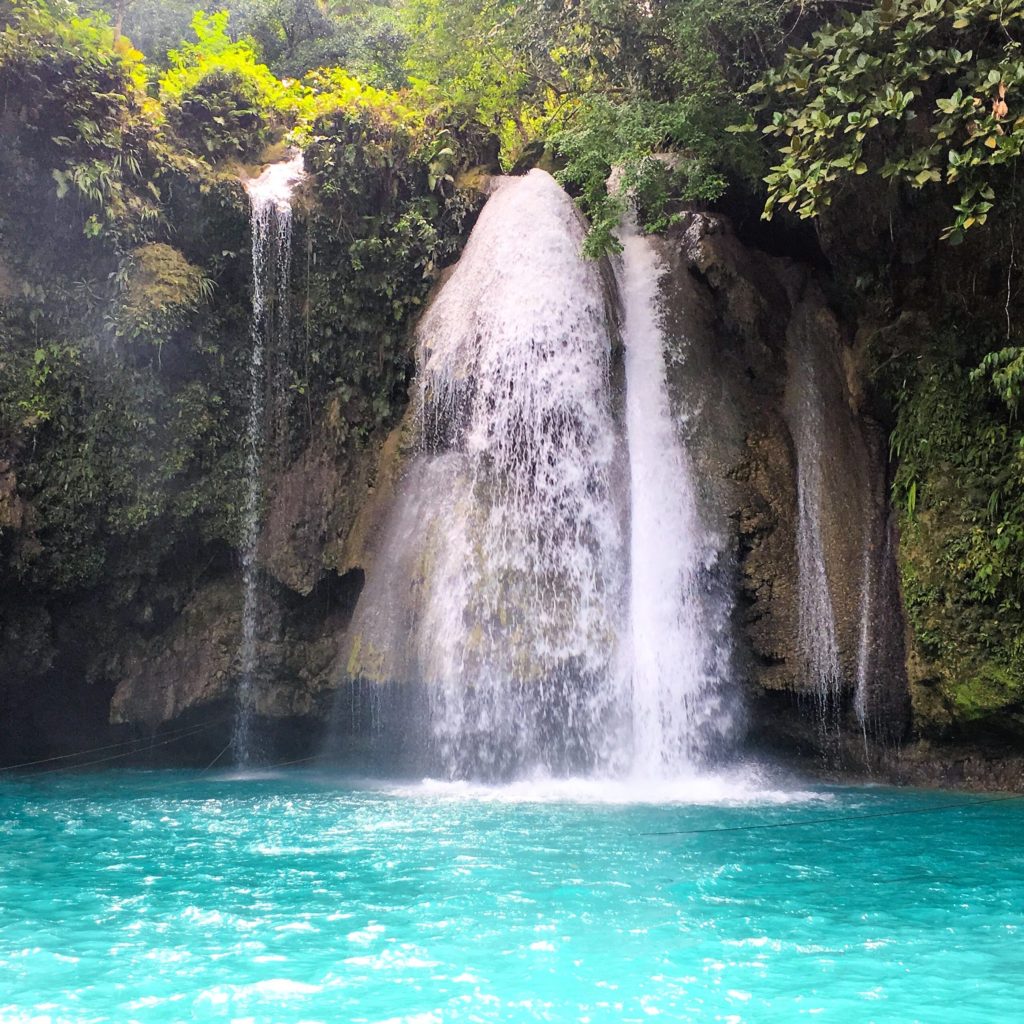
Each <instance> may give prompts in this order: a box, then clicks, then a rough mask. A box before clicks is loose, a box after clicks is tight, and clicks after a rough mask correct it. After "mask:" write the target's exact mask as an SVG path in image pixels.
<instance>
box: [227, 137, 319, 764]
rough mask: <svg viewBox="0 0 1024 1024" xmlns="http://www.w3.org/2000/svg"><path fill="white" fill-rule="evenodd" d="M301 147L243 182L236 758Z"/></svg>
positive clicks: (246, 712)
mask: <svg viewBox="0 0 1024 1024" xmlns="http://www.w3.org/2000/svg"><path fill="white" fill-rule="evenodd" d="M302 176H303V160H302V154H301V153H296V154H295V155H294V156H293V157H292V158H291V159H290V160H287V161H284V162H282V163H276V164H271V165H270V166H269V167H267V168H266V169H265V170H264V171H263V173H262V174H260V175H259V177H257V178H253V179H251V180H249V181H247V182H246V183H245V189H246V192H247V193H248V195H249V204H250V225H251V234H252V316H251V319H250V328H249V330H250V339H251V342H252V349H251V354H250V361H249V415H248V418H247V421H246V434H245V479H246V490H245V504H244V508H243V520H242V521H243V536H242V545H241V556H242V593H243V607H242V642H241V648H240V661H241V672H240V678H239V683H238V690H237V696H236V714H235V725H234V732H233V734H232V737H231V747H232V753H233V754H234V757H235V760H236V761H238V762H240V763H241V764H248V763H251V762H252V761H253V760H255V759H257V758H258V756H259V745H258V743H257V740H256V737H255V736H254V735H253V717H254V713H255V693H254V674H255V671H256V667H257V666H256V636H257V629H258V627H259V622H260V591H259V576H258V570H257V566H256V550H257V545H258V543H259V536H260V497H261V494H262V477H263V461H264V450H265V447H266V412H267V402H266V389H267V385H268V379H267V367H266V363H267V356H268V352H269V351H270V350H271V348H272V346H274V345H275V344H284V342H285V339H286V335H287V331H288V315H289V314H288V291H289V282H290V277H291V239H292V194H293V192H294V190H295V188H296V186H297V185H298V183H299V182H300V181H301V180H302Z"/></svg>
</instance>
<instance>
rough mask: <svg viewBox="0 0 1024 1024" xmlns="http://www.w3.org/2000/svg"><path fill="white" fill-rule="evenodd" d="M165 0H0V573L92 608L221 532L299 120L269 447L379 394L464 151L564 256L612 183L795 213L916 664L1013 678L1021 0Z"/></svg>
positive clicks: (943, 673)
mask: <svg viewBox="0 0 1024 1024" xmlns="http://www.w3.org/2000/svg"><path fill="white" fill-rule="evenodd" d="M196 6H197V4H196V2H195V0H82V2H80V3H77V4H76V3H72V2H70V0H18V2H11V0H0V27H2V32H0V124H2V125H3V126H4V129H5V147H4V149H3V151H2V152H0V558H2V559H3V561H4V563H5V564H6V566H7V567H8V568H9V570H10V573H11V577H12V578H13V579H14V580H15V581H16V584H17V586H18V587H22V588H25V589H26V591H28V590H31V591H32V592H33V593H44V594H67V593H86V592H89V589H90V588H95V587H96V586H98V585H99V584H100V583H101V582H103V581H106V582H107V583H109V581H110V580H111V579H116V581H117V584H116V588H114V589H116V590H117V591H118V593H119V594H120V595H121V596H120V597H116V598H115V597H114V596H112V594H113V590H111V592H110V595H108V596H109V599H110V601H111V602H113V603H115V604H116V603H117V601H120V600H122V599H123V600H124V601H128V600H130V599H132V596H131V595H134V594H135V593H136V592H137V591H138V589H139V578H140V577H141V576H142V575H145V574H147V573H148V574H152V575H156V573H157V567H158V566H159V565H160V564H161V560H163V564H164V565H165V566H166V564H167V562H168V560H169V559H172V558H173V549H174V547H175V546H176V545H181V544H185V545H186V546H194V547H195V549H196V550H197V551H200V552H202V559H208V558H210V557H214V555H213V554H211V552H216V551H221V552H222V553H223V551H229V550H230V548H231V545H232V544H233V543H234V541H235V540H236V539H237V536H238V530H239V510H240V507H241V495H242V490H241V487H242V482H241V473H242V457H241V453H240V451H239V446H238V443H237V437H238V433H239V425H240V424H241V423H243V422H244V416H245V409H244V396H245V394H246V374H247V362H246V361H247V354H248V340H247V337H246V321H247V316H248V306H247V299H246V295H247V287H248V277H247V275H248V262H247V255H248V244H249V243H248V236H247V204H246V200H245V196H244V193H243V191H242V188H241V185H240V177H242V176H244V174H245V173H246V172H247V171H252V170H253V169H254V168H255V167H257V166H258V165H260V164H261V163H262V162H265V161H266V160H268V159H272V158H275V157H277V156H280V155H281V154H282V153H283V152H284V151H285V149H286V148H287V147H288V146H289V145H293V144H300V145H302V147H303V148H304V150H305V153H306V162H307V168H308V170H309V173H310V180H311V186H312V187H310V188H309V189H308V190H306V193H305V195H304V196H303V197H302V198H301V200H300V204H299V209H298V211H297V225H296V235H295V253H296V259H295V262H294V266H295V270H296V272H295V275H294V278H295V294H294V295H293V296H292V297H291V304H292V308H293V310H294V311H295V321H296V323H295V325H294V326H295V329H294V331H293V334H294V338H293V342H294V343H293V344H292V346H291V348H289V350H288V351H287V352H286V353H284V355H283V356H282V357H281V360H280V365H279V366H278V367H277V369H278V370H279V371H280V380H281V383H282V387H283V390H284V393H285V395H286V396H287V400H286V402H285V407H284V409H283V410H281V416H282V423H283V426H282V428H281V445H282V450H281V453H280V457H281V458H282V459H287V458H289V457H291V456H292V455H294V454H295V453H296V452H298V451H299V449H300V448H301V447H302V445H303V444H305V443H306V442H307V441H308V438H309V436H310V434H311V432H312V431H313V429H314V427H315V424H316V421H317V417H318V416H320V415H322V413H323V410H324V409H325V408H326V407H327V406H329V405H331V406H332V407H333V408H335V409H343V410H344V414H343V415H342V416H341V417H340V420H339V425H338V434H339V438H340V441H339V443H341V444H344V445H349V446H351V447H353V448H358V447H359V446H361V445H366V444H367V442H368V440H369V439H371V438H378V437H379V436H380V435H381V433H382V432H383V430H385V429H386V428H387V427H388V426H389V425H390V424H392V423H393V422H394V420H395V418H396V416H397V414H398V412H399V411H400V409H401V407H402V404H403V402H404V395H405V390H406V386H407V383H408V379H409V374H410V372H411V366H410V357H409V351H408V344H407V336H408V328H409V324H410V322H411V319H412V317H413V316H414V315H415V313H416V311H417V309H418V308H419V307H420V305H421V304H422V302H423V301H424V300H425V297H426V295H427V292H428V290H429V288H430V286H431V283H432V282H433V280H434V279H435V278H436V275H437V273H438V272H439V270H440V269H441V268H442V267H443V266H444V265H445V264H447V263H448V262H450V261H451V260H452V259H453V258H454V256H455V255H456V254H457V252H458V249H459V246H460V244H461V241H462V239H463V238H464V235H465V230H466V228H467V227H468V225H469V223H470V221H471V218H472V215H473V213H474V211H475V209H476V207H477V205H478V202H479V197H478V196H477V195H476V194H475V193H474V192H473V190H472V189H471V188H464V187H460V186H461V185H462V184H463V177H462V176H463V172H465V171H466V170H467V169H469V168H471V167H473V166H474V165H482V166H483V167H484V168H485V169H494V167H495V164H496V163H497V162H500V163H501V164H503V165H504V166H505V167H506V168H510V167H512V166H513V165H515V164H516V163H517V162H521V163H522V166H529V165H530V164H531V163H537V162H540V163H541V164H542V165H543V166H545V167H547V168H549V169H551V170H552V171H553V172H554V173H555V174H556V175H557V176H558V177H559V179H560V180H561V181H562V182H563V183H564V184H565V185H566V187H567V188H568V189H569V190H570V191H572V192H573V194H574V195H576V196H577V198H578V199H579V202H580V204H581V206H582V207H583V209H584V210H585V212H586V213H587V214H588V215H589V217H590V219H591V226H592V231H591V236H590V239H589V243H588V244H589V248H590V251H591V253H592V254H593V255H598V254H601V253H604V252H607V251H609V250H613V249H614V248H615V247H616V241H615V229H616V226H617V225H618V223H619V222H620V219H621V217H622V215H623V212H624V211H625V209H626V207H627V205H628V204H632V205H633V207H634V208H635V209H636V211H637V212H638V214H639V217H640V220H641V222H642V223H643V224H644V225H645V226H646V228H647V229H649V230H665V229H667V228H669V227H670V226H671V225H672V224H673V223H674V222H675V221H677V220H678V219H679V217H680V216H681V214H682V212H683V211H684V209H686V208H687V207H688V206H689V205H691V204H698V205H702V206H709V205H716V204H717V205H720V206H723V207H725V208H726V209H730V208H732V209H739V208H742V209H744V210H750V209H752V208H755V207H756V208H758V209H760V208H761V207H762V206H763V208H764V211H765V215H766V216H767V217H775V218H776V219H786V220H788V221H789V222H790V223H791V224H792V223H795V222H796V219H797V218H803V219H805V220H809V221H811V222H813V223H814V224H815V225H816V226H817V228H818V232H817V237H818V241H819V243H820V246H821V250H822V255H823V257H824V259H826V260H827V261H828V262H829V263H830V264H831V267H832V269H833V271H834V278H835V281H836V285H837V287H836V293H835V297H836V300H837V302H838V303H839V304H840V305H842V306H843V308H844V309H845V311H846V312H847V313H848V314H849V315H850V317H851V318H853V319H856V320H857V321H858V322H859V324H860V326H861V327H862V328H863V330H864V331H865V332H866V333H868V334H872V333H873V336H874V340H873V342H872V344H871V345H870V346H868V353H869V355H868V359H867V363H868V365H866V366H865V367H864V369H865V372H866V373H867V374H869V375H870V376H871V377H872V379H873V384H874V392H875V394H874V396H873V397H874V399H875V407H876V411H878V415H879V416H880V417H882V418H883V419H884V420H885V421H886V426H887V427H888V428H889V429H891V430H892V437H893V456H894V466H895V481H894V488H895V490H894V495H895V498H896V500H897V502H898V505H899V508H900V510H901V517H902V530H903V556H902V557H903V569H904V586H905V596H906V599H907V604H908V608H909V610H910V615H911V619H912V625H913V627H914V632H915V636H916V638H917V641H918V648H919V653H920V654H921V656H922V659H923V660H924V661H925V662H927V664H928V667H927V670H926V674H928V673H930V677H931V678H932V680H933V681H937V684H938V688H939V690H941V692H942V693H943V694H944V697H943V700H944V705H943V706H944V707H945V708H946V709H947V713H948V715H952V718H953V719H954V720H956V719H957V716H960V717H961V718H963V717H966V718H970V717H972V716H974V717H983V716H984V715H992V714H996V713H998V712H999V711H1000V709H1003V708H1005V707H1008V706H1011V705H1013V704H1014V703H1017V704H1019V703H1020V702H1021V697H1020V694H1021V690H1022V687H1024V673H1022V669H1021V664H1022V662H1021V658H1022V655H1024V651H1022V650H1021V647H1020V639H1019V638H1020V636H1022V635H1024V607H1022V600H1024V594H1022V582H1021V580H1022V575H1021V572H1020V569H1019V567H1020V565H1021V564H1022V560H1024V463H1022V455H1021V453H1022V451H1024V436H1022V431H1021V426H1020V423H1019V420H1018V416H1019V413H1020V397H1021V387H1022V385H1024V343H1022V339H1021V337H1020V335H1019V331H1018V329H1017V326H1016V325H1017V324H1018V323H1019V321H1020V314H1021V312H1024V311H1022V309H1021V303H1020V300H1019V299H1020V296H1019V293H1020V269H1021V259H1020V256H1019V255H1018V251H1019V249H1020V247H1021V241H1022V240H1024V222H1022V220H1021V211H1022V208H1024V207H1022V203H1021V188H1022V187H1024V182H1021V183H1018V181H1017V170H1016V168H1017V164H1018V161H1019V159H1020V157H1021V154H1022V146H1024V108H1021V107H1020V103H1021V96H1022V95H1024V92H1022V90H1024V54H1022V53H1021V45H1022V44H1024V0H869V2H831V0H649V2H642V3H641V2H639V0H477V2H469V0H377V2H373V0H345V2H335V0H226V2H224V3H222V4H216V5H212V6H207V7H205V8H203V9H200V10H196ZM613 169H614V170H615V174H614V175H613V173H612V172H613ZM610 181H611V182H613V183H612V184H609V182H610ZM906 324H912V325H914V326H913V329H912V330H910V329H908V328H906ZM894 325H895V326H894ZM899 325H903V326H902V327H901V326H899ZM332 403H333V404H332ZM12 467H13V468H12ZM11 473H14V474H15V475H16V477H17V481H16V483H17V486H16V488H15V489H14V490H13V491H12V489H11V485H10V483H9V480H10V478H11V477H10V474H11ZM202 559H200V558H199V556H196V557H195V558H193V560H192V561H193V562H196V563H198V562H199V561H201V560H202ZM108 589H110V588H108ZM15 599H17V598H15ZM950 709H952V710H950ZM936 721H938V720H936Z"/></svg>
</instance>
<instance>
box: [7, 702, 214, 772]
mask: <svg viewBox="0 0 1024 1024" xmlns="http://www.w3.org/2000/svg"><path fill="white" fill-rule="evenodd" d="M227 718H228V716H225V715H222V716H220V717H219V718H215V719H212V720H211V721H209V722H205V723H204V724H203V725H190V726H179V727H178V728H176V729H171V730H169V731H168V732H164V733H159V732H157V733H153V735H152V736H151V737H150V740H151V742H149V743H146V744H145V745H144V746H138V744H139V743H140V742H142V741H141V740H139V739H127V740H120V741H119V742H117V743H108V744H105V745H104V746H101V747H89V748H86V749H85V750H76V751H75V752H74V753H71V754H55V755H53V756H52V757H41V758H39V759H38V760H35V761H21V762H19V763H18V764H7V765H3V766H0V772H13V771H17V770H19V769H22V768H35V767H37V766H38V765H41V764H54V763H56V762H58V761H73V760H75V759H76V758H79V757H87V756H88V755H89V754H99V753H103V752H104V751H107V750H117V749H118V748H119V747H126V746H131V747H132V749H131V750H125V751H122V752H121V753H119V754H111V755H109V756H107V757H100V758H96V759H95V760H93V761H84V762H81V763H77V764H60V765H58V766H57V767H56V768H50V769H48V770H47V771H43V772H37V773H36V774H37V775H49V774H51V773H52V772H60V771H69V770H70V769H72V768H86V767H89V766H90V765H94V764H103V763H105V762H107V761H116V760H119V759H121V758H125V757H133V756H134V755H135V754H140V753H143V752H144V751H147V750H154V749H155V748H157V747H163V746H167V745H168V744H170V743H177V742H178V741H179V740H184V739H188V738H189V737H191V736H196V735H198V734H199V733H202V732H206V731H207V730H208V729H212V728H214V727H215V726H217V725H220V724H222V723H223V722H225V721H226V720H227ZM158 737H159V738H158Z"/></svg>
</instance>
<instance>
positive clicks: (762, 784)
mask: <svg viewBox="0 0 1024 1024" xmlns="http://www.w3.org/2000/svg"><path fill="white" fill-rule="evenodd" d="M776 786H777V784H774V783H773V782H772V780H770V779H769V778H766V777H765V776H763V775H761V774H760V773H758V772H756V771H752V770H750V769H736V770H732V771H721V772H697V773H694V774H692V775H689V776H685V777H679V778H674V779H670V778H660V779H653V778H652V779H649V780H647V781H646V782H644V783H642V784H638V782H637V780H636V779H635V778H615V777H608V778H600V777H594V776H577V777H569V778H561V777H556V776H550V775H536V776H533V777H530V778H521V779H517V780H515V781H513V782H509V783H505V784H501V785H489V784H486V783H480V782H468V781H465V780H456V781H449V780H446V779H429V778H428V779H423V780H422V781H420V782H416V783H410V784H406V785H399V786H385V787H384V792H386V793H388V794H389V795H393V796H397V797H403V798H420V799H423V798H429V799H441V800H452V801H470V802H479V803H496V804H584V805H586V804H607V805H610V806H628V805H632V804H637V805H645V806H655V805H676V806H686V805H693V806H758V805H776V804H778V805H782V804H804V803H830V802H832V800H833V799H834V797H833V796H832V795H831V794H829V793H823V792H819V791H815V790H809V789H799V788H792V789H791V788H776Z"/></svg>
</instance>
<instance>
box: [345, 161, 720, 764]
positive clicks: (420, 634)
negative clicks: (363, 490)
mask: <svg viewBox="0 0 1024 1024" xmlns="http://www.w3.org/2000/svg"><path fill="white" fill-rule="evenodd" d="M584 235H585V225H584V224H583V222H582V220H581V218H580V216H579V214H578V213H577V211H576V209H575V207H574V206H573V204H572V201H571V200H570V199H569V197H568V196H567V195H566V194H565V193H564V192H563V191H562V189H561V188H559V186H558V185H557V184H556V183H555V181H554V179H552V178H551V177H550V175H547V174H546V173H544V172H542V171H539V170H535V171H532V172H530V174H528V175H526V176H525V177H523V178H517V179H508V180H503V181H500V182H498V183H496V190H495V192H494V194H493V196H492V197H491V198H490V199H489V201H488V203H487V204H486V206H485V208H484V210H483V212H482V214H481V216H480V219H479V222H478V223H477V226H476V228H475V229H474V232H473V235H472V237H471V239H470V241H469V243H468V245H467V247H466V250H465V252H464V254H463V256H462V259H461V260H460V262H459V264H458V265H457V267H456V268H455V270H454V271H453V273H452V275H451V277H450V278H449V280H448V281H447V282H446V283H445V285H444V287H443V288H442V290H441V291H440V293H439V294H438V296H437V297H436V299H435V300H434V302H433V304H432V305H431V307H430V308H429V310H428V311H427V313H426V314H425V316H424V317H423V319H422V321H421V323H420V326H419V329H418V333H417V345H418V353H417V355H418V387H417V389H416V401H417V416H418V430H419V435H420V444H419V450H418V452H417V454H416V455H415V456H414V457H413V458H412V460H411V462H410V464H409V465H408V467H407V469H406V472H405V476H404V478H403V480H402V482H401V484H400V485H399V492H398V495H397V498H396V500H395V504H394V507H393V509H392V511H391V514H390V519H389V522H388V524H387V526H386V528H385V533H384V539H383V543H382V544H381V546H380V554H379V557H378V558H377V560H376V561H375V562H374V564H373V565H372V566H371V569H370V572H369V574H368V578H367V583H366V587H365V589H364V592H363V594H362V596H361V598H360V602H359V606H358V607H357V609H356V613H355V617H354V620H353V625H352V629H351V633H350V637H351V640H350V658H349V670H350V673H351V674H353V675H355V676H364V677H371V678H376V679H379V680H409V681H414V682H421V683H423V684H424V685H425V686H426V689H427V692H428V694H429V703H430V717H431V729H432V739H433V746H434V753H435V755H436V758H437V760H438V762H439V764H438V767H440V768H441V770H443V771H444V772H446V773H447V774H449V775H451V776H460V777H462V776H484V777H508V776H510V775H512V774H515V773H521V772H523V771H529V770H542V771H549V772H559V773H564V772H579V771H592V772H598V773H613V774H618V775H626V774H637V775H645V776H648V777H650V776H655V777H659V776H660V777H664V776H666V775H679V774H683V773H685V772H687V771H691V770H692V769H693V768H694V767H695V765H696V764H697V763H698V762H699V761H701V760H702V759H703V758H704V757H706V756H707V755H708V754H709V753H710V752H711V749H712V747H713V738H714V736H716V735H720V734H722V733H724V732H726V731H727V723H726V722H724V721H721V720H719V719H720V718H723V717H725V716H724V712H723V711H722V708H721V704H720V700H719V693H718V691H719V687H720V679H721V675H722V667H723V665H724V658H725V655H724V648H723V647H722V646H721V645H720V644H719V643H718V641H717V639H716V635H715V630H714V628H713V622H714V620H715V617H716V615H718V610H717V609H716V610H711V609H709V608H707V607H706V604H707V595H706V594H705V593H704V590H703V589H702V583H701V580H702V578H703V576H704V574H706V573H707V572H708V570H709V568H710V567H711V566H712V565H713V563H714V561H715V558H716V553H715V549H714V544H713V541H712V538H711V537H710V535H708V534H707V533H706V532H705V531H704V530H703V529H702V528H701V527H700V525H699V522H698V517H697V515H696V508H695V500H694V490H695V489H694V486H693V483H692V480H691V476H690V473H689V469H688V463H687V459H686V456H685V452H684V451H683V449H682V447H681V446H680V444H679V441H678V438H677V431H676V427H675V425H674V423H673V421H672V416H671V413H670V409H669V402H668V396H667V390H666V380H665V352H664V347H665V339H664V337H663V336H662V332H661V329H660V326H659V317H658V312H657V302H658V298H657V293H658V287H657V278H658V276H659V270H658V266H657V263H656V259H655V257H654V255H653V250H652V249H650V246H649V243H648V242H646V241H645V240H644V239H641V238H640V237H639V236H638V235H636V233H635V232H633V231H629V230H628V229H627V232H626V236H627V237H626V239H625V242H626V251H625V253H624V255H623V260H622V263H621V266H620V268H619V277H620V280H621V292H622V300H623V303H624V306H625V317H624V322H623V339H622V340H623V341H624V343H625V351H626V359H625V371H626V387H625V390H626V399H625V405H626V409H625V423H623V409H622V407H621V406H622V398H621V391H622V388H621V382H620V381H619V380H618V376H619V374H618V371H617V370H616V366H617V361H618V357H617V354H616V353H617V348H618V345H619V341H620V339H619V335H618V331H617V328H616V321H617V319H618V316H617V312H618V311H617V308H616V305H617V303H616V297H615V295H614V290H613V289H611V288H610V287H609V284H610V282H609V281H608V280H607V279H606V276H605V275H604V274H603V273H602V268H601V265H600V264H597V263H594V262H590V261H587V260H585V259H583V257H582V256H581V248H582V243H583V239H584Z"/></svg>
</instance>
